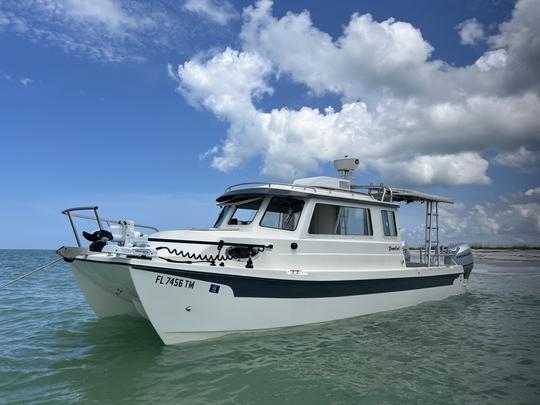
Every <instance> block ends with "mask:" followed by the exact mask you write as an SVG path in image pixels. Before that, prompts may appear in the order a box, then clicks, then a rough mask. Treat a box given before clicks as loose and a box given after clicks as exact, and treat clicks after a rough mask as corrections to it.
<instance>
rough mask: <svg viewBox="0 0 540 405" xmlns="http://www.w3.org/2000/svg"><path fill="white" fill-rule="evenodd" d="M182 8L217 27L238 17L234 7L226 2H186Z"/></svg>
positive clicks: (195, 0) (224, 0)
mask: <svg viewBox="0 0 540 405" xmlns="http://www.w3.org/2000/svg"><path fill="white" fill-rule="evenodd" d="M183 8H184V10H187V11H190V12H192V13H195V14H198V15H200V16H203V17H206V18H208V19H210V20H211V21H213V22H214V23H216V24H219V25H226V24H228V23H229V22H230V21H231V20H234V19H237V18H238V17H239V14H238V12H237V11H236V9H235V8H234V6H233V5H232V4H231V3H229V2H228V1H227V0H222V1H219V0H186V2H185V3H184V6H183Z"/></svg>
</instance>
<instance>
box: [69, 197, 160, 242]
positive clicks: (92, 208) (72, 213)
mask: <svg viewBox="0 0 540 405" xmlns="http://www.w3.org/2000/svg"><path fill="white" fill-rule="evenodd" d="M73 211H94V216H90V215H83V214H79V213H74V212H73ZM62 214H64V215H67V217H68V218H69V223H70V225H71V229H72V230H73V234H74V235H75V240H76V241H77V246H79V247H81V239H80V238H79V234H78V233H77V228H76V226H75V222H73V218H74V217H75V218H83V219H95V220H96V221H97V223H98V226H99V229H101V230H103V224H102V220H103V221H104V222H105V223H107V225H109V226H110V225H111V224H122V221H119V220H113V219H108V218H100V216H99V214H98V207H97V206H87V207H74V208H68V209H65V210H63V211H62ZM134 226H136V227H137V228H145V229H151V230H154V231H156V232H159V229H158V228H156V227H155V226H150V225H139V224H134Z"/></svg>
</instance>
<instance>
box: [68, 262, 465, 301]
mask: <svg viewBox="0 0 540 405" xmlns="http://www.w3.org/2000/svg"><path fill="white" fill-rule="evenodd" d="M76 260H82V261H89V262H92V263H103V262H98V261H94V260H84V259H76ZM104 264H113V265H127V266H131V267H133V268H134V269H137V270H144V271H150V272H153V273H160V274H167V275H170V276H176V277H184V278H189V279H192V280H200V281H206V282H209V283H214V284H221V285H227V286H229V287H230V288H231V289H232V291H233V294H234V296H235V297H249V298H330V297H348V296H354V295H366V294H380V293H388V292H397V291H410V290H420V289H423V288H433V287H445V286H450V285H452V284H453V283H454V280H455V279H456V278H458V277H459V276H460V275H461V274H462V273H452V274H442V275H436V276H420V277H399V278H381V279H368V280H338V281H302V280H283V279H273V278H261V277H251V276H239V275H232V274H219V273H207V272H198V271H190V270H177V269H167V268H162V267H153V266H140V265H130V264H129V263H104Z"/></svg>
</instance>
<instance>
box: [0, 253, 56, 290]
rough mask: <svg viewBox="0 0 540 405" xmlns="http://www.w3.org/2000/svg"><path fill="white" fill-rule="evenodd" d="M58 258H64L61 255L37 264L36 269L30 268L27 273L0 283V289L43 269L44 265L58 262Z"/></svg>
mask: <svg viewBox="0 0 540 405" xmlns="http://www.w3.org/2000/svg"><path fill="white" fill-rule="evenodd" d="M60 260H64V258H63V257H60V258H58V259H56V260H53V261H52V262H50V263H47V264H44V265H43V266H39V267H38V268H37V269H34V270H32V271H29V272H28V273H25V274H23V275H22V276H19V277H17V278H14V279H13V280H10V281H8V282H7V283H4V284H0V289H2V288H4V287H7V286H8V285H10V284H13V283H15V282H16V281H19V280H22V279H23V278H25V277H28V276H29V275H31V274H34V273H35V272H36V271H39V270H43V269H44V268H46V267H49V266H51V265H53V264H55V263H58V262H59V261H60Z"/></svg>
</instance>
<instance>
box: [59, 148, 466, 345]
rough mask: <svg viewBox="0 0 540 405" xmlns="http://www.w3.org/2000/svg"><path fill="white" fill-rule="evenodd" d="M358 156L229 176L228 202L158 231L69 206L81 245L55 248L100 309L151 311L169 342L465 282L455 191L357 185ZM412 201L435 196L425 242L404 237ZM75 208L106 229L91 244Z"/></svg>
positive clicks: (392, 302)
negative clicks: (405, 213)
mask: <svg viewBox="0 0 540 405" xmlns="http://www.w3.org/2000/svg"><path fill="white" fill-rule="evenodd" d="M358 164H359V161H358V159H355V158H349V157H345V158H343V159H338V160H336V161H335V162H334V165H335V167H336V169H337V170H338V173H339V176H338V177H326V176H319V177H310V178H304V179H299V180H296V181H294V182H293V183H290V184H280V183H266V182H260V183H242V184H237V185H234V186H231V187H229V188H227V189H226V190H225V192H224V193H223V194H222V195H221V196H219V197H218V198H217V200H216V202H217V205H218V206H219V207H220V208H221V211H220V213H219V216H218V218H217V221H216V222H215V224H214V225H213V226H212V227H211V228H208V229H191V230H171V231H159V230H158V229H157V228H154V227H152V226H147V225H139V224H136V223H135V222H134V221H132V220H111V219H106V218H102V217H101V215H100V213H99V211H98V207H95V206H90V207H77V208H70V209H67V210H64V211H63V213H64V214H66V215H67V216H68V219H69V222H70V224H71V227H72V230H73V232H74V234H75V240H76V242H77V246H72V247H62V248H60V249H58V251H57V253H58V254H60V255H61V256H63V257H64V260H66V261H67V262H69V263H70V267H71V271H72V272H73V274H74V276H75V279H76V281H77V283H78V285H79V287H80V289H81V290H82V292H83V294H84V296H85V298H86V300H87V301H88V303H89V304H90V306H91V307H92V309H93V310H94V312H95V313H96V315H97V317H98V318H105V317H111V316H117V315H131V316H136V317H142V318H146V319H148V320H149V322H150V323H151V324H152V326H153V328H154V329H155V331H156V332H157V334H158V335H159V337H160V338H161V340H162V341H163V342H164V344H166V345H169V344H177V343H182V342H188V341H194V340H204V339H210V338H216V337H220V336H223V335H227V334H230V333H240V332H248V331H264V330H269V329H275V328H283V327H290V326H296V325H305V324H312V323H320V322H328V321H334V320H338V319H344V318H351V317H357V316H360V315H365V314H371V313H376V312H381V311H389V310H396V309H399V308H404V307H409V306H413V305H417V304H420V303H423V302H427V301H435V300H442V299H445V298H447V297H450V296H453V295H458V294H462V293H464V292H465V291H466V289H467V283H468V280H469V276H470V274H471V271H472V269H473V257H472V252H471V249H470V248H469V246H467V245H466V244H453V245H448V246H443V245H442V244H441V243H440V242H439V209H438V206H439V204H442V203H452V201H451V200H450V199H449V198H446V197H440V196H435V195H430V194H426V193H423V192H417V191H412V190H407V189H398V188H392V187H388V186H385V185H383V184H380V185H374V184H369V185H354V184H352V182H351V177H352V176H351V175H352V173H353V172H354V169H356V168H357V167H358ZM404 203H405V204H408V203H421V204H425V207H426V210H425V212H426V215H425V218H426V225H425V235H426V236H425V244H424V246H422V248H421V249H420V250H419V251H418V252H416V251H415V252H411V249H409V248H408V247H407V245H406V243H404V242H403V241H402V240H401V232H400V226H399V217H398V209H399V207H400V205H401V204H404ZM84 211H89V212H90V214H88V213H84ZM76 218H85V219H93V220H95V221H96V223H97V228H98V229H96V230H94V231H93V232H86V231H83V232H82V236H83V237H84V239H85V240H87V241H88V242H89V246H83V243H82V242H81V238H80V236H79V233H78V229H77V226H76V223H75V222H76V221H75V219H76ZM411 253H414V254H411Z"/></svg>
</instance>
